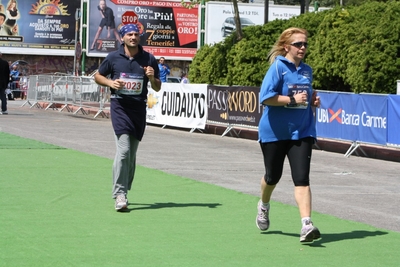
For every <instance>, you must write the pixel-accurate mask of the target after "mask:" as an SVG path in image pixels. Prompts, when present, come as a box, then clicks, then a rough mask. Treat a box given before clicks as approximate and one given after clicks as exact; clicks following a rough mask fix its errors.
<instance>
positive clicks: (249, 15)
mask: <svg viewBox="0 0 400 267" xmlns="http://www.w3.org/2000/svg"><path fill="white" fill-rule="evenodd" d="M238 7H239V15H240V18H241V24H242V28H244V27H247V26H251V25H263V24H264V11H265V6H264V4H259V3H249V4H246V3H238ZM323 9H326V8H321V9H320V10H323ZM199 10H200V8H199ZM313 10H314V7H311V6H310V8H309V11H310V12H313ZM298 15H300V6H285V5H274V4H271V3H270V4H269V6H268V21H273V20H276V19H290V18H292V17H295V16H298ZM199 17H200V16H199ZM233 18H234V10H233V4H232V3H227V2H207V3H206V18H205V43H206V44H214V43H218V42H220V41H222V40H223V39H224V38H225V37H226V36H228V35H230V34H231V32H232V31H235V30H236V25H235V22H234V19H233ZM199 25H200V23H199Z"/></svg>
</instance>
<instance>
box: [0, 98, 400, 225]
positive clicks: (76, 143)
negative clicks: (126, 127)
mask: <svg viewBox="0 0 400 267" xmlns="http://www.w3.org/2000/svg"><path fill="white" fill-rule="evenodd" d="M23 103H24V101H22V100H15V101H9V102H8V111H9V115H0V131H3V132H6V133H10V134H14V135H18V136H21V137H25V138H31V139H35V140H39V141H43V142H46V143H51V144H55V145H58V146H62V147H66V148H71V149H75V150H79V151H83V152H87V153H90V154H94V155H98V156H101V157H106V158H110V159H112V158H113V157H114V153H115V143H114V135H113V131H112V127H111V121H110V119H107V118H99V117H98V118H96V119H93V116H89V115H82V114H80V115H73V114H72V113H68V112H67V111H63V112H59V111H57V110H52V109H50V110H47V111H46V110H43V109H38V108H36V107H34V108H30V107H29V105H25V106H23V107H21V106H22V104H23ZM137 163H138V164H139V165H142V166H146V167H149V168H154V169H158V170H161V171H164V172H167V173H172V174H176V175H180V176H185V177H188V178H191V179H194V180H199V181H203V182H207V183H210V184H216V185H219V186H222V187H226V188H229V189H233V190H237V191H240V192H243V193H246V194H250V195H256V196H257V195H259V188H260V185H259V184H260V179H261V177H262V175H263V172H264V167H263V162H262V154H261V150H260V148H259V145H258V143H257V142H256V141H254V140H249V139H243V138H233V137H228V136H225V137H221V136H219V135H214V134H207V133H200V132H194V133H190V132H189V130H177V129H169V128H164V129H163V128H161V127H159V126H148V127H147V129H146V133H145V136H144V138H143V141H142V142H141V144H140V146H139V151H138V159H137ZM399 166H400V165H399V163H397V162H391V161H383V160H378V159H369V158H362V157H357V156H351V157H349V158H346V157H344V156H343V154H340V153H332V152H327V151H320V150H314V152H313V158H312V166H311V188H312V193H313V210H315V211H318V212H321V213H325V214H330V215H334V216H336V217H339V218H343V219H348V220H353V221H358V222H363V223H366V224H370V225H373V226H375V227H378V228H381V229H387V230H393V231H397V232H400V209H399V208H398V207H399V206H400V175H399V169H400V168H399ZM110 181H111V177H110ZM273 200H275V201H279V202H282V203H286V204H290V205H295V202H294V197H293V184H292V181H291V178H290V169H289V167H288V163H287V162H286V163H285V169H284V175H283V177H282V179H281V182H280V183H279V184H278V186H277V188H276V189H275V192H274V194H273ZM256 204H257V203H256V202H255V203H254V205H255V206H254V211H255V212H256ZM255 215H256V214H255ZM251 220H253V219H251ZM316 225H318V222H316Z"/></svg>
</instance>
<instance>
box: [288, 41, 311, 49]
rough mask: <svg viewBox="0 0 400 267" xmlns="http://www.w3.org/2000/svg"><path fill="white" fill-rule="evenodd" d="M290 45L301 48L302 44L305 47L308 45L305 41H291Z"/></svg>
mask: <svg viewBox="0 0 400 267" xmlns="http://www.w3.org/2000/svg"><path fill="white" fill-rule="evenodd" d="M290 45H293V46H294V47H296V48H298V49H300V48H302V47H303V46H304V47H305V48H307V47H308V43H307V42H296V43H291V44H290Z"/></svg>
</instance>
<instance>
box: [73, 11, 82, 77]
mask: <svg viewBox="0 0 400 267" xmlns="http://www.w3.org/2000/svg"><path fill="white" fill-rule="evenodd" d="M80 18H81V9H80V8H77V9H76V11H75V21H76V23H75V53H74V75H75V76H76V74H77V73H76V61H77V58H78V57H80V53H82V47H81V46H80V43H79V44H78V31H79V20H80Z"/></svg>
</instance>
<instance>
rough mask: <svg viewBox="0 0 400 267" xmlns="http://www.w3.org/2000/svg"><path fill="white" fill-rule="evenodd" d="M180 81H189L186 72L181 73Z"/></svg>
mask: <svg viewBox="0 0 400 267" xmlns="http://www.w3.org/2000/svg"><path fill="white" fill-rule="evenodd" d="M181 83H189V79H188V77H187V73H183V74H182V78H181Z"/></svg>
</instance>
